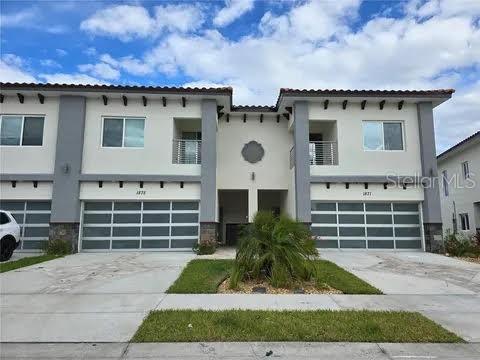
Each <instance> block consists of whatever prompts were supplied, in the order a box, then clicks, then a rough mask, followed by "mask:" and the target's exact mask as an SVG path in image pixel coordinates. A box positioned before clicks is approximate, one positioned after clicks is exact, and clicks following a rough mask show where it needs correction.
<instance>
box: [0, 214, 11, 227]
mask: <svg viewBox="0 0 480 360" xmlns="http://www.w3.org/2000/svg"><path fill="white" fill-rule="evenodd" d="M9 222H10V218H9V217H8V215H7V214H5V213H4V212H0V225H5V224H8V223H9Z"/></svg>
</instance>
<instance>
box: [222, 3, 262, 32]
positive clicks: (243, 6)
mask: <svg viewBox="0 0 480 360" xmlns="http://www.w3.org/2000/svg"><path fill="white" fill-rule="evenodd" d="M225 5H226V6H225V7H224V8H222V9H221V10H220V11H219V12H218V13H217V15H215V17H214V18H213V23H214V24H215V25H216V26H219V27H223V26H227V25H229V24H231V23H232V22H234V21H235V20H236V19H238V18H239V17H241V16H242V15H243V14H245V13H246V12H248V11H250V10H252V9H253V7H254V0H226V1H225Z"/></svg>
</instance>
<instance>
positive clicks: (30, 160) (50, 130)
mask: <svg viewBox="0 0 480 360" xmlns="http://www.w3.org/2000/svg"><path fill="white" fill-rule="evenodd" d="M58 104H59V98H58V97H45V102H44V103H43V104H40V102H39V101H38V98H37V97H27V96H26V97H25V102H24V103H23V104H20V102H19V101H18V99H17V98H16V97H12V96H8V97H5V99H4V102H3V104H1V110H0V113H1V114H5V115H42V116H45V121H44V128H43V144H42V146H0V172H1V173H7V174H8V173H15V174H30V173H36V174H53V169H54V167H55V148H56V145H57V125H58Z"/></svg>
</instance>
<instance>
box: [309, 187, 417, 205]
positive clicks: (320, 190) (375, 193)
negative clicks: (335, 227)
mask: <svg viewBox="0 0 480 360" xmlns="http://www.w3.org/2000/svg"><path fill="white" fill-rule="evenodd" d="M310 195H311V198H312V200H317V201H318V200H331V201H416V202H417V201H418V202H420V201H423V196H424V195H423V188H422V187H407V188H406V189H405V190H404V189H403V188H402V187H397V186H393V185H389V186H388V188H387V189H384V188H383V184H369V186H368V189H365V187H364V185H363V184H350V187H349V189H346V188H345V184H330V189H327V186H326V184H312V185H311V187H310Z"/></svg>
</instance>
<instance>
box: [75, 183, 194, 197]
mask: <svg viewBox="0 0 480 360" xmlns="http://www.w3.org/2000/svg"><path fill="white" fill-rule="evenodd" d="M80 199H81V200H138V201H141V200H200V184H198V183H185V184H184V187H183V189H182V188H181V187H180V184H179V183H178V182H175V183H164V186H163V188H161V187H160V184H159V183H158V182H145V183H144V184H143V188H140V186H139V183H138V182H125V183H124V184H123V188H121V187H120V186H119V184H118V182H113V183H112V182H104V183H103V186H102V187H101V188H100V187H99V186H98V183H97V182H84V183H81V184H80Z"/></svg>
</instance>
